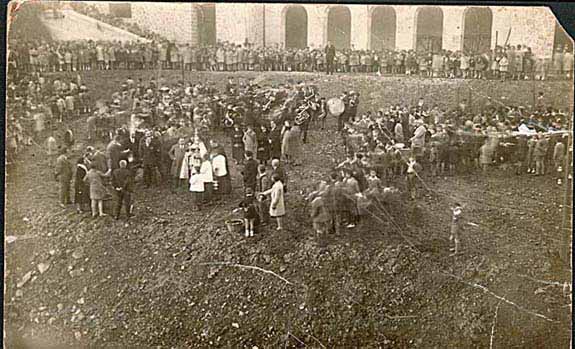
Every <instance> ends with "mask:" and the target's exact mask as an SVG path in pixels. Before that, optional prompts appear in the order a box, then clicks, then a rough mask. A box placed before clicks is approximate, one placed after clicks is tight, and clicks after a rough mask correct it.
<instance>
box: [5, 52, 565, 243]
mask: <svg viewBox="0 0 575 349" xmlns="http://www.w3.org/2000/svg"><path fill="white" fill-rule="evenodd" d="M97 61H98V60H97ZM104 64H110V63H106V62H105V61H104ZM166 64H167V63H166ZM160 65H162V62H160ZM97 66H98V67H100V66H99V65H97ZM105 67H107V66H104V67H103V68H105ZM112 67H114V68H110V69H115V68H116V67H115V66H114V65H113V64H112ZM166 68H169V66H167V65H166ZM69 69H71V70H72V71H74V70H78V69H74V65H72V66H69ZM79 70H82V69H79ZM519 78H521V77H519ZM539 97H540V98H538V104H537V105H536V106H534V107H533V110H526V108H523V107H521V106H505V105H495V104H491V105H489V106H487V107H486V108H485V109H484V110H482V111H481V112H479V113H472V112H471V111H470V110H469V109H468V107H467V106H466V104H465V101H463V102H462V103H461V104H460V105H459V106H457V107H456V108H454V109H452V110H446V109H442V108H439V107H437V106H435V105H431V106H429V105H427V103H426V101H424V100H423V99H421V100H420V101H418V103H417V105H413V106H408V105H391V106H389V107H387V108H385V109H380V110H377V111H365V112H363V113H358V109H359V108H358V106H359V105H360V96H359V94H358V93H356V92H354V91H349V92H346V93H344V94H342V95H341V96H339V97H338V98H337V99H338V100H339V101H340V102H341V103H342V104H343V105H344V108H343V112H342V113H338V112H333V111H332V110H331V109H330V105H329V103H328V101H326V98H325V97H320V96H319V93H318V90H317V87H315V86H313V85H306V84H303V83H298V84H293V85H289V84H286V85H276V86H258V85H257V84H256V83H255V82H254V81H235V80H234V78H233V77H229V78H228V81H227V83H226V85H225V88H224V90H223V91H218V90H217V89H215V88H214V87H213V85H211V84H210V83H208V82H205V83H202V82H200V83H196V84H192V83H186V82H184V81H177V82H167V81H163V80H162V79H158V81H156V80H155V79H154V78H152V79H151V80H150V81H143V80H142V79H132V78H128V79H127V80H126V81H125V82H123V83H122V84H121V85H120V86H119V87H118V89H117V91H114V92H113V93H112V95H111V99H110V100H109V101H107V102H104V103H95V102H94V101H92V99H91V98H90V93H89V90H88V88H87V87H86V86H85V85H84V84H83V83H82V78H81V75H80V74H79V73H78V74H77V76H76V78H73V79H69V80H63V79H60V78H59V77H58V76H54V77H52V78H47V77H46V75H45V73H44V72H43V71H42V70H41V69H40V71H38V69H36V68H30V69H24V70H23V72H22V74H20V75H19V76H18V77H17V78H15V79H12V80H11V81H10V83H9V85H8V93H7V106H8V110H9V120H8V121H9V122H8V132H7V146H8V147H7V155H8V161H9V162H10V161H12V160H13V159H14V158H15V155H16V154H17V153H18V151H19V148H20V147H21V146H22V145H31V144H43V142H46V149H47V152H48V154H55V153H58V157H57V159H56V170H55V176H56V178H57V180H58V181H59V183H60V204H61V205H62V206H64V207H66V206H67V205H68V204H70V203H71V202H72V197H73V198H74V200H73V201H74V203H75V204H76V206H77V209H78V211H79V212H83V211H84V210H86V209H87V207H88V206H90V210H91V213H92V215H93V216H94V217H97V216H104V215H106V213H105V202H107V201H108V200H109V199H110V198H112V197H113V198H115V200H114V202H115V203H116V207H115V208H114V209H113V213H114V215H115V217H116V218H119V215H120V210H121V209H122V208H124V210H125V211H126V214H127V216H128V217H129V216H130V215H131V214H132V213H133V198H132V193H133V192H134V190H135V188H136V184H135V183H136V182H140V181H141V182H142V183H143V185H144V186H146V187H152V186H157V185H160V184H165V185H168V183H169V187H170V188H171V190H172V191H173V192H187V193H190V195H191V198H192V199H191V202H192V208H193V209H194V210H201V209H202V208H203V207H205V206H206V205H212V204H213V203H214V202H217V201H219V200H227V197H229V195H230V194H231V192H232V180H231V176H232V173H235V172H233V171H232V169H233V167H236V168H237V173H239V174H240V175H241V176H242V181H243V194H244V196H245V198H244V200H242V202H241V203H239V205H238V206H239V210H241V211H242V212H243V213H244V218H245V222H244V223H245V225H244V229H245V235H246V236H247V237H250V236H253V235H254V231H256V229H257V228H258V227H259V226H261V224H265V223H267V222H268V221H269V218H270V217H271V218H274V219H275V220H276V223H277V229H280V230H281V229H283V228H284V222H283V217H284V215H285V214H286V204H285V193H286V191H287V188H288V187H291V185H289V183H288V176H287V169H288V168H289V167H290V166H300V165H302V162H301V159H300V156H299V148H300V147H301V144H302V143H304V142H305V141H306V140H307V137H308V130H309V129H310V128H313V127H322V128H323V127H325V125H324V123H325V120H326V118H327V117H334V116H337V119H338V122H337V129H338V131H339V132H340V135H341V139H342V144H343V145H344V147H345V149H346V152H347V153H346V159H345V160H344V161H343V162H342V163H341V164H339V165H338V166H337V167H335V168H333V169H331V171H330V173H329V174H328V175H327V176H326V178H325V180H324V181H322V182H321V183H320V184H319V185H318V188H317V190H316V191H314V192H313V193H311V194H310V195H309V197H308V199H309V200H310V210H311V212H310V215H311V217H312V222H313V224H314V228H315V230H316V231H317V232H318V233H320V234H323V233H326V232H328V231H335V232H339V231H340V230H341V228H342V227H344V226H345V227H347V228H353V227H355V226H356V225H357V224H358V222H359V219H360V216H361V214H362V212H365V210H364V209H365V208H366V207H369V206H370V205H379V204H381V203H382V202H385V201H386V200H387V198H388V197H390V196H393V195H396V194H397V189H396V188H394V186H395V185H397V183H400V182H402V181H405V183H406V191H407V194H408V195H407V196H408V197H409V198H410V199H412V200H416V199H417V198H418V194H417V188H418V181H420V180H422V176H435V175H450V174H456V173H469V172H472V171H475V170H479V171H482V172H483V173H485V174H488V173H489V172H490V171H491V168H492V167H493V166H494V165H507V166H508V167H511V168H513V169H514V172H515V173H516V174H517V175H521V174H525V173H529V174H533V175H549V174H551V175H553V176H557V180H558V183H561V180H562V179H563V176H562V175H561V173H562V171H567V170H568V169H565V167H564V163H565V159H566V157H567V156H569V154H572V146H571V145H569V144H568V142H567V138H566V135H567V131H566V130H567V128H568V120H569V117H570V115H567V113H565V112H563V111H561V110H557V109H555V108H553V107H551V106H548V105H546V104H545V101H544V98H543V96H542V95H540V96H539ZM80 116H85V117H87V120H86V127H87V139H86V142H87V143H88V145H87V146H86V147H84V149H83V151H82V154H81V155H80V156H79V157H78V158H77V159H76V160H75V161H74V160H73V159H71V156H72V154H71V151H70V149H71V147H72V146H73V145H74V144H75V139H74V135H73V132H72V131H71V130H70V129H69V128H68V127H65V126H64V125H67V124H68V122H69V121H73V120H76V119H77V118H79V117H80ZM26 124H29V125H30V126H28V127H26V126H25V125H26ZM226 138H227V139H228V140H229V143H231V156H228V152H226V150H225V147H224V143H225V141H224V140H225V139H226ZM102 144H107V145H105V146H102ZM232 164H235V165H234V166H232ZM549 164H550V165H549ZM304 166H305V164H304ZM71 194H73V195H71ZM266 207H267V209H266Z"/></svg>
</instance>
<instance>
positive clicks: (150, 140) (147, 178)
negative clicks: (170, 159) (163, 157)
mask: <svg viewBox="0 0 575 349" xmlns="http://www.w3.org/2000/svg"><path fill="white" fill-rule="evenodd" d="M159 151H160V149H159V147H158V145H157V142H156V141H155V140H154V137H153V133H152V131H147V132H146V136H145V137H144V138H143V139H142V141H141V142H140V146H139V151H138V153H139V155H140V157H141V160H142V165H143V167H144V184H145V185H146V188H149V187H150V186H151V185H152V182H153V179H154V175H155V172H156V167H157V166H158V155H159Z"/></svg>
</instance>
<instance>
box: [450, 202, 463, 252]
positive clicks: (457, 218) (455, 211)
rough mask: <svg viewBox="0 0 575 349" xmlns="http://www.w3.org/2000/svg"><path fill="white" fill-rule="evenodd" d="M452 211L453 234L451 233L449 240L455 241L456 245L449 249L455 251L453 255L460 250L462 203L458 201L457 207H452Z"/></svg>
mask: <svg viewBox="0 0 575 349" xmlns="http://www.w3.org/2000/svg"><path fill="white" fill-rule="evenodd" d="M451 212H452V215H451V234H450V235H449V241H453V243H454V246H453V247H452V248H450V249H449V250H450V251H452V252H453V255H456V254H457V253H458V252H459V232H460V231H461V226H462V224H463V219H462V218H463V217H462V213H463V211H462V207H461V205H460V204H458V203H456V204H455V207H453V208H452V209H451Z"/></svg>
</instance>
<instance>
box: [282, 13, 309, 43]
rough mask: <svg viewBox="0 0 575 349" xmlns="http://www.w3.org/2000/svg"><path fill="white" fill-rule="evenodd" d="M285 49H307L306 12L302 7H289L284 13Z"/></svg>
mask: <svg viewBox="0 0 575 349" xmlns="http://www.w3.org/2000/svg"><path fill="white" fill-rule="evenodd" d="M285 47H286V48H305V47H307V11H306V10H305V8H304V7H303V6H300V5H295V6H289V7H288V9H287V11H286V12H285Z"/></svg>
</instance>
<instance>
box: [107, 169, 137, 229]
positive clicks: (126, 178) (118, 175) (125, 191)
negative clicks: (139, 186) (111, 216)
mask: <svg viewBox="0 0 575 349" xmlns="http://www.w3.org/2000/svg"><path fill="white" fill-rule="evenodd" d="M119 166H120V167H119V168H117V169H115V170H113V171H112V185H113V186H114V189H115V190H116V194H118V202H117V204H116V211H115V218H116V220H118V219H120V211H121V210H122V205H123V206H124V208H125V210H126V218H127V219H130V217H131V215H132V187H133V177H132V171H130V170H128V168H127V166H128V162H127V161H126V160H121V161H120V162H119Z"/></svg>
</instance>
